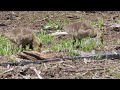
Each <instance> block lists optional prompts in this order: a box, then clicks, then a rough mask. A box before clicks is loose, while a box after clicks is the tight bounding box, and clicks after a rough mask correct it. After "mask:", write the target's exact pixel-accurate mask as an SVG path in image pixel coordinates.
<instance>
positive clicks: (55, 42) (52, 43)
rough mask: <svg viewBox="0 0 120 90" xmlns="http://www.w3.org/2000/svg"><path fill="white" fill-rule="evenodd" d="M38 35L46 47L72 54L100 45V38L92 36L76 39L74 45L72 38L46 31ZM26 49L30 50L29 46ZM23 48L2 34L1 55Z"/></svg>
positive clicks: (90, 49) (0, 39) (0, 42)
mask: <svg viewBox="0 0 120 90" xmlns="http://www.w3.org/2000/svg"><path fill="white" fill-rule="evenodd" d="M37 36H38V37H39V38H40V40H41V41H42V43H43V45H44V46H45V47H46V49H50V50H53V51H55V52H59V51H65V52H68V53H69V54H70V55H78V53H76V52H75V50H82V51H85V52H89V51H92V50H93V49H94V47H96V46H97V45H100V43H99V40H98V41H95V40H93V39H91V38H86V39H82V40H81V43H80V41H79V40H76V42H75V44H74V46H73V40H71V39H69V40H68V39H65V38H61V39H58V38H56V37H52V36H50V35H49V34H46V33H45V32H39V33H37ZM76 46H79V48H76ZM26 49H27V50H28V47H27V48H26ZM21 50H22V48H21V47H19V48H14V45H13V44H12V43H11V42H10V41H9V40H8V39H7V38H5V37H3V36H0V55H12V54H16V53H18V52H21Z"/></svg>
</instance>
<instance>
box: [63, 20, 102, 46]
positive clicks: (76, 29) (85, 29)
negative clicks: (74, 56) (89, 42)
mask: <svg viewBox="0 0 120 90" xmlns="http://www.w3.org/2000/svg"><path fill="white" fill-rule="evenodd" d="M63 29H64V30H65V32H67V33H68V34H69V35H70V36H71V37H72V38H73V39H74V41H75V42H76V39H79V40H80V41H81V39H82V38H86V37H90V38H95V37H97V38H100V39H101V38H102V32H100V30H98V29H94V28H93V27H92V26H91V25H90V24H88V23H87V22H76V23H72V24H69V25H67V26H65V27H63ZM102 40H103V39H102ZM75 42H73V44H74V43H75Z"/></svg>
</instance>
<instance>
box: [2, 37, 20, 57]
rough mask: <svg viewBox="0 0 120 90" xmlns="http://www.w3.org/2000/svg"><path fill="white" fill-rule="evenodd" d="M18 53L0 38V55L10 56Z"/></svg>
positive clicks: (9, 43)
mask: <svg viewBox="0 0 120 90" xmlns="http://www.w3.org/2000/svg"><path fill="white" fill-rule="evenodd" d="M18 51H20V49H17V48H15V47H14V45H13V44H12V43H11V42H10V41H9V40H8V39H7V38H5V37H3V36H0V55H12V54H15V53H17V52H18Z"/></svg>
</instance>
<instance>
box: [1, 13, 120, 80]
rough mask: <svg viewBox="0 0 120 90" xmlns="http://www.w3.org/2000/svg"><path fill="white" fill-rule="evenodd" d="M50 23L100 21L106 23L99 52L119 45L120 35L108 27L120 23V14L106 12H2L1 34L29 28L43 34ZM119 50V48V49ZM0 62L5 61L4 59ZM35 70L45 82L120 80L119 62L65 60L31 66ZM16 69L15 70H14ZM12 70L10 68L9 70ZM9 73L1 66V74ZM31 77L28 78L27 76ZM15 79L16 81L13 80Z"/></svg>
mask: <svg viewBox="0 0 120 90" xmlns="http://www.w3.org/2000/svg"><path fill="white" fill-rule="evenodd" d="M48 19H50V20H53V21H60V22H61V25H62V24H63V23H62V22H63V20H68V21H69V23H72V22H76V21H78V20H80V19H81V20H85V21H88V22H95V21H96V20H98V19H103V21H104V27H103V32H104V42H105V44H104V47H103V48H101V49H100V50H101V51H102V50H107V51H111V50H114V49H115V47H116V46H118V45H119V46H120V43H119V44H118V43H116V41H117V40H119V39H120V31H114V30H108V29H107V25H109V24H112V23H115V22H119V20H120V12H117V11H111V12H110V11H103V12H95V11H94V12H90V11H87V12H82V11H22V12H20V11H14V12H12V11H4V12H2V11H1V12H0V31H1V32H2V31H3V30H7V31H10V30H11V28H12V27H19V26H21V27H29V28H31V29H34V30H38V31H39V30H40V29H41V28H43V26H44V25H45V24H47V23H48ZM119 49H120V48H119ZM0 60H1V61H0V62H2V61H4V58H3V56H1V57H0ZM28 66H29V67H36V69H37V70H38V71H40V72H41V73H40V75H41V77H42V78H44V79H106V78H107V79H117V78H120V61H119V60H88V61H87V62H86V61H85V60H75V61H72V60H65V61H56V62H48V63H42V64H39V65H32V64H30V65H28ZM11 68H13V67H11ZM9 69H10V68H9ZM5 70H8V68H7V67H2V66H0V72H3V71H5ZM22 75H23V74H22ZM27 75H28V74H27ZM7 77H8V78H12V77H11V76H9V75H8V76H2V77H1V78H7ZM13 78H16V77H13Z"/></svg>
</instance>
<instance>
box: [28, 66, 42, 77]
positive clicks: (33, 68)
mask: <svg viewBox="0 0 120 90" xmlns="http://www.w3.org/2000/svg"><path fill="white" fill-rule="evenodd" d="M30 69H32V70H34V71H35V73H36V74H37V76H38V78H39V79H43V78H42V77H41V76H40V75H39V72H38V71H37V70H36V68H35V67H30Z"/></svg>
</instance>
